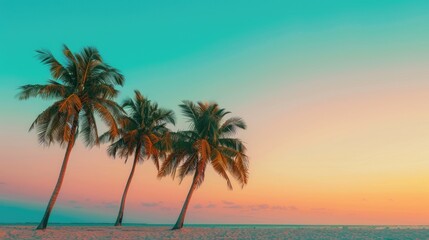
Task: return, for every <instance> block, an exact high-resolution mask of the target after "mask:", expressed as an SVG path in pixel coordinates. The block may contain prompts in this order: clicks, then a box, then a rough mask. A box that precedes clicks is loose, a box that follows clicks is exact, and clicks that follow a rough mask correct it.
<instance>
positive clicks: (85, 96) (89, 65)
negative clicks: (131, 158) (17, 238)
mask: <svg viewBox="0 0 429 240" xmlns="http://www.w3.org/2000/svg"><path fill="white" fill-rule="evenodd" d="M37 53H38V57H39V58H40V60H41V62H42V63H44V64H46V65H48V66H49V67H50V72H51V76H52V80H49V81H48V83H47V84H43V85H39V84H32V85H24V86H22V87H20V93H19V94H18V96H19V99H28V98H30V97H41V98H43V99H53V100H54V101H55V102H54V103H53V104H52V105H51V106H50V107H48V108H47V109H46V110H44V111H43V112H42V113H41V114H40V115H39V116H37V118H36V120H35V121H34V122H33V124H32V125H31V127H30V130H32V129H34V128H36V131H37V134H38V137H39V142H40V143H41V144H45V145H50V144H51V143H54V142H58V143H60V145H61V146H65V145H66V146H67V148H66V152H65V156H64V160H63V164H62V167H61V171H60V174H59V177H58V180H57V184H56V185H55V188H54V191H53V193H52V196H51V198H50V200H49V203H48V206H47V208H46V211H45V214H44V216H43V219H42V221H41V222H40V224H39V225H38V227H37V229H46V226H47V224H48V220H49V216H50V214H51V211H52V208H53V207H54V205H55V201H56V199H57V197H58V194H59V192H60V189H61V185H62V183H63V180H64V175H65V172H66V168H67V163H68V160H69V157H70V152H71V151H72V148H73V146H74V143H75V139H76V138H77V134H78V132H80V134H81V135H82V137H83V138H84V142H85V144H86V145H87V146H89V147H91V146H94V145H98V144H99V135H98V130H97V123H96V120H95V116H94V115H95V114H97V115H98V116H99V117H100V118H101V119H102V120H103V121H104V123H106V124H107V126H108V128H109V136H110V138H111V139H112V140H113V138H114V137H116V135H117V134H118V133H119V131H118V127H117V124H116V119H117V117H118V116H120V115H121V113H122V110H121V108H120V107H119V106H118V105H117V104H116V103H115V102H114V101H113V99H114V98H115V97H116V96H117V94H118V91H117V90H116V89H115V85H122V84H123V82H124V77H123V76H122V75H121V74H120V73H119V71H118V70H116V69H114V68H112V67H110V66H109V65H107V64H106V63H105V62H103V60H102V58H101V56H100V54H99V52H98V51H97V49H95V48H92V47H87V48H84V49H83V50H82V52H80V53H77V54H74V53H72V52H71V51H70V50H69V48H67V46H64V49H63V54H64V56H65V60H66V62H65V64H62V63H60V62H59V61H58V60H57V59H56V58H55V57H54V56H53V55H52V54H51V53H50V52H49V51H47V50H41V51H37Z"/></svg>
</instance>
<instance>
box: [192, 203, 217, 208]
mask: <svg viewBox="0 0 429 240" xmlns="http://www.w3.org/2000/svg"><path fill="white" fill-rule="evenodd" d="M215 207H216V204H213V203H209V204H207V205H204V204H201V203H197V204H195V205H194V208H195V209H201V208H215Z"/></svg>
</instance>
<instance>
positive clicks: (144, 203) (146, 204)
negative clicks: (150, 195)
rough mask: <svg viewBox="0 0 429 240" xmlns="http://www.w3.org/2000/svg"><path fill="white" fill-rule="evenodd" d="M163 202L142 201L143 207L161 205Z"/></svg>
mask: <svg viewBox="0 0 429 240" xmlns="http://www.w3.org/2000/svg"><path fill="white" fill-rule="evenodd" d="M161 204H162V202H142V206H143V207H159V206H161Z"/></svg>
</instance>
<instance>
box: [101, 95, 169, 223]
mask: <svg viewBox="0 0 429 240" xmlns="http://www.w3.org/2000/svg"><path fill="white" fill-rule="evenodd" d="M122 107H123V108H124V109H125V110H128V116H124V117H123V119H122V121H121V128H120V129H119V133H120V135H119V137H118V138H119V139H118V140H117V141H116V142H114V143H113V144H111V145H110V146H109V148H108V152H109V155H111V156H113V157H115V156H117V155H118V156H119V157H123V158H125V159H127V158H128V156H131V155H133V154H134V161H133V166H132V168H131V173H130V176H129V177H128V181H127V184H126V185H125V190H124V193H123V195H122V200H121V206H120V208H119V213H118V217H117V218H116V223H115V226H121V224H122V218H123V216H124V207H125V200H126V198H127V193H128V189H129V187H130V184H131V180H132V178H133V176H134V171H135V168H136V164H137V162H139V161H143V159H145V158H146V159H152V160H153V162H154V164H155V166H156V168H157V170H159V159H160V158H161V157H162V158H164V157H165V154H166V150H167V149H168V147H169V138H170V136H169V133H170V130H169V129H168V128H167V124H168V123H171V124H174V123H175V120H174V113H173V111H171V110H165V109H163V108H158V105H157V104H156V103H152V102H151V101H149V100H147V99H146V98H144V97H143V96H142V95H141V93H140V92H139V91H135V98H134V100H133V99H131V98H129V99H127V100H125V101H124V103H123V105H122ZM103 137H104V136H103ZM126 161H127V160H125V162H126Z"/></svg>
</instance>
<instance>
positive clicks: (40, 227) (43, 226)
mask: <svg viewBox="0 0 429 240" xmlns="http://www.w3.org/2000/svg"><path fill="white" fill-rule="evenodd" d="M76 128H77V121H74V123H73V127H72V129H71V132H70V139H69V142H68V144H67V150H66V153H65V155H64V160H63V165H62V166H61V170H60V175H59V176H58V180H57V184H56V185H55V188H54V191H53V192H52V196H51V199H50V200H49V203H48V206H47V207H46V210H45V215H43V218H42V221H40V223H39V225H38V226H37V228H36V229H37V230H44V229H46V227H47V226H48V221H49V216H50V215H51V211H52V209H53V208H54V205H55V202H56V201H57V197H58V194H59V192H60V189H61V186H62V184H63V180H64V176H65V173H66V169H67V163H68V161H69V157H70V153H71V150H72V149H73V146H74V142H75V136H76Z"/></svg>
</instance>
